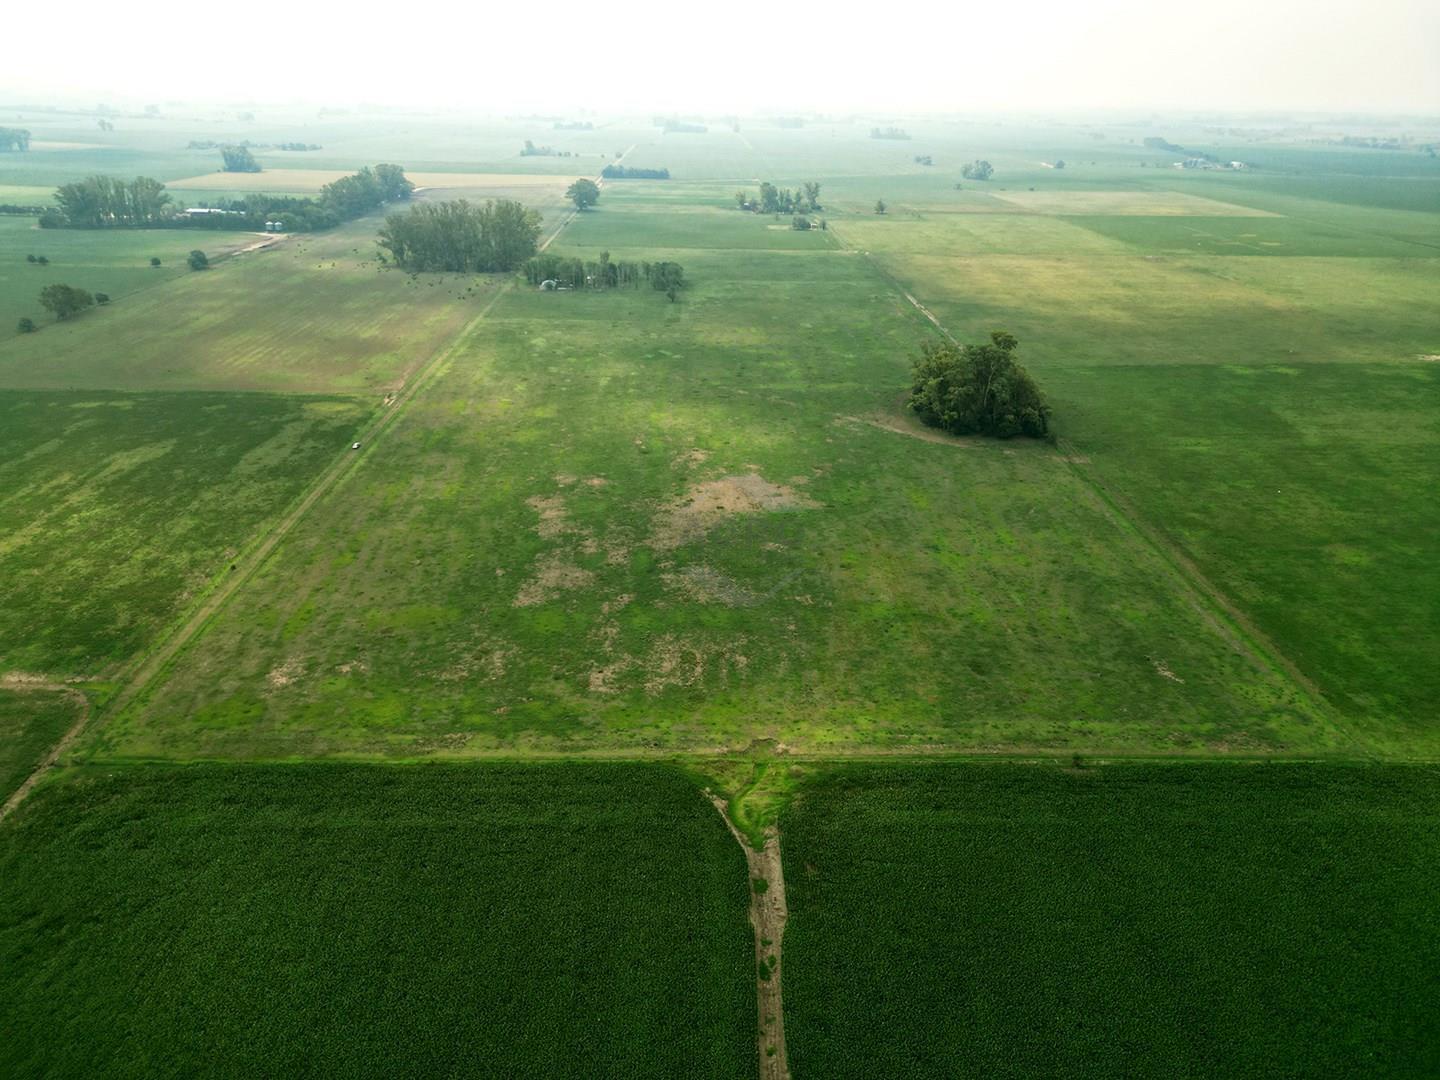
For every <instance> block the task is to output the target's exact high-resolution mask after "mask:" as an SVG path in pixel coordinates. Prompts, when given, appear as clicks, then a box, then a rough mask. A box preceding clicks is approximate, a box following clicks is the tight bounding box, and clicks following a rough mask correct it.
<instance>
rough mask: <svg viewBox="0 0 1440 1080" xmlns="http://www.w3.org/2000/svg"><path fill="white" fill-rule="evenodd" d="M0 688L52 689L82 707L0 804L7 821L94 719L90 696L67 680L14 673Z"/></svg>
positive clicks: (1, 817) (0, 812)
mask: <svg viewBox="0 0 1440 1080" xmlns="http://www.w3.org/2000/svg"><path fill="white" fill-rule="evenodd" d="M0 690H14V691H20V692H22V693H23V692H29V691H36V690H48V691H51V692H52V693H57V694H64V695H65V696H66V697H67V698H69V699H70V700H71V701H73V702H74V703H75V705H76V708H77V710H78V715H77V716H76V718H75V722H74V723H73V724H71V725H70V727H69V728H67V729H66V731H65V734H64V735H61V736H60V741H59V742H57V743H56V744H55V745H54V746H52V747H51V748H50V751H49V753H47V754H46V755H45V756H44V757H43V758H41V759H40V763H39V764H38V765H36V766H35V768H34V769H32V770H31V771H30V775H29V776H27V777H25V779H24V780H22V781H21V782H20V786H19V787H17V788H16V789H15V790H14V791H12V792H11V793H10V797H9V798H7V799H6V800H5V805H4V806H0V821H4V820H5V819H6V818H7V817H9V816H10V815H11V814H12V813H13V812H14V811H15V808H16V807H17V806H19V805H20V804H21V803H22V802H24V801H25V797H26V796H27V795H29V794H30V792H31V791H32V790H33V789H34V787H35V785H36V784H38V783H39V782H40V779H41V777H43V776H44V775H45V774H46V773H47V772H48V771H49V770H50V767H51V766H52V765H54V764H55V762H56V761H58V760H59V759H60V755H61V754H63V753H64V752H65V751H66V750H68V749H70V747H71V746H73V745H74V743H75V740H76V739H78V738H79V737H80V734H81V732H83V731H84V730H85V725H86V723H87V722H88V721H89V719H90V699H89V698H88V697H86V696H85V695H84V694H83V693H82V692H81V691H80V690H78V689H76V688H75V687H74V686H70V685H68V684H66V683H57V682H50V681H49V680H46V679H33V678H26V677H24V676H21V675H17V674H14V673H11V674H9V675H5V676H3V677H0Z"/></svg>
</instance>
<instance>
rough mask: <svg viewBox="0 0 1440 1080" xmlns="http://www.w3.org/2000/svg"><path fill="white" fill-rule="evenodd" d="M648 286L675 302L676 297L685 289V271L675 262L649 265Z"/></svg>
mask: <svg viewBox="0 0 1440 1080" xmlns="http://www.w3.org/2000/svg"><path fill="white" fill-rule="evenodd" d="M650 284H651V285H653V286H654V287H655V288H656V289H657V290H658V291H660V292H663V293H664V294H665V295H666V296H668V297H669V298H670V302H671V303H672V304H673V303H674V302H675V297H676V295H677V294H678V293H679V292H680V290H681V289H683V288H684V287H685V271H684V269H683V268H682V267H681V266H680V264H679V263H677V262H658V263H651V264H650Z"/></svg>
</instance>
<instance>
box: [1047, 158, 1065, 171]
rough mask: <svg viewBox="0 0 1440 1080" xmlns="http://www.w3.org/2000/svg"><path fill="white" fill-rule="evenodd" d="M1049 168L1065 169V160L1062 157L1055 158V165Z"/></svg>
mask: <svg viewBox="0 0 1440 1080" xmlns="http://www.w3.org/2000/svg"><path fill="white" fill-rule="evenodd" d="M1050 167H1051V168H1052V169H1063V168H1064V167H1065V159H1064V158H1063V157H1062V158H1056V159H1055V164H1054V165H1052V166H1050Z"/></svg>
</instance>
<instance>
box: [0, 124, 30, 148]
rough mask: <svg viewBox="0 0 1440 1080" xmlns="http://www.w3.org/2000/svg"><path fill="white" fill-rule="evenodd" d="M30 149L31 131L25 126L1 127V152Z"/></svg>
mask: <svg viewBox="0 0 1440 1080" xmlns="http://www.w3.org/2000/svg"><path fill="white" fill-rule="evenodd" d="M29 149H30V132H28V131H26V130H25V129H24V128H12V127H0V152H3V151H7V150H29Z"/></svg>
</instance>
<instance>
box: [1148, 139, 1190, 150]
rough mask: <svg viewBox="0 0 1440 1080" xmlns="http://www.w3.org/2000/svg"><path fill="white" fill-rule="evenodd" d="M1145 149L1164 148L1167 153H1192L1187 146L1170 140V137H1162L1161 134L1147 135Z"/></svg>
mask: <svg viewBox="0 0 1440 1080" xmlns="http://www.w3.org/2000/svg"><path fill="white" fill-rule="evenodd" d="M1145 149H1147V150H1164V151H1165V152H1166V153H1167V154H1188V153H1190V151H1189V150H1186V149H1185V147H1183V146H1180V145H1179V144H1177V143H1173V142H1170V140H1168V139H1162V138H1161V137H1160V136H1159V135H1149V136H1147V137H1146V139H1145Z"/></svg>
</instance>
